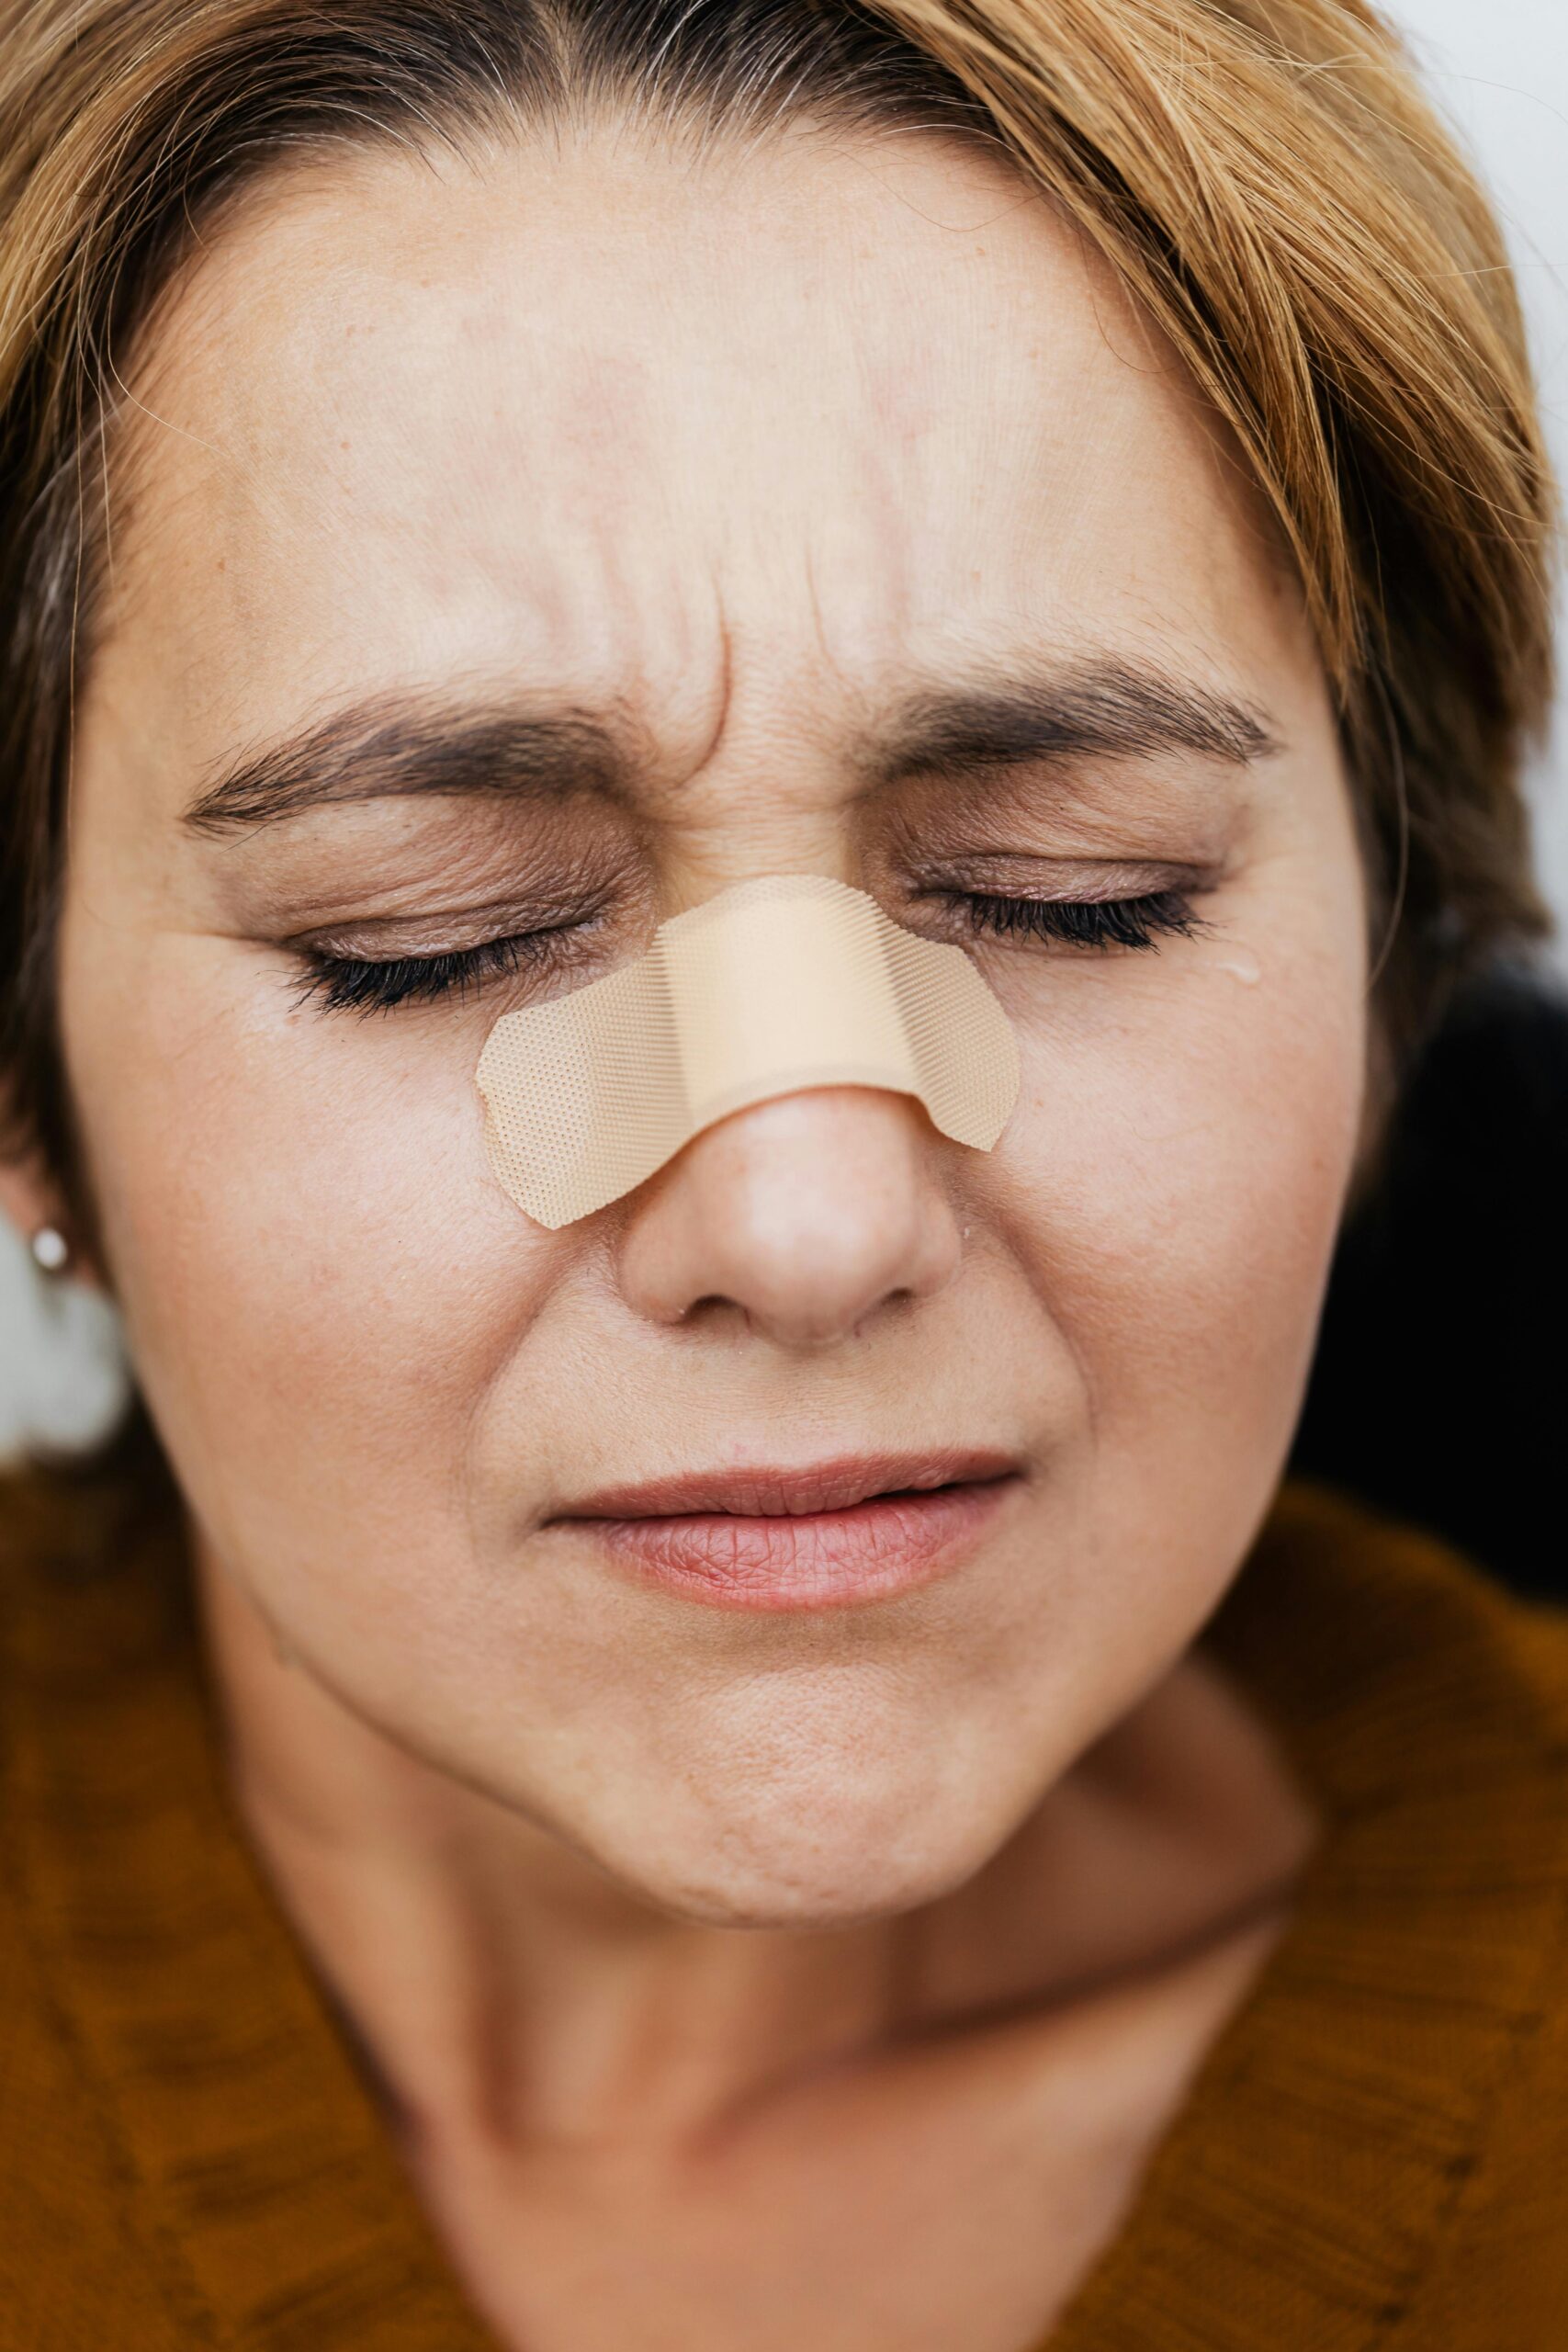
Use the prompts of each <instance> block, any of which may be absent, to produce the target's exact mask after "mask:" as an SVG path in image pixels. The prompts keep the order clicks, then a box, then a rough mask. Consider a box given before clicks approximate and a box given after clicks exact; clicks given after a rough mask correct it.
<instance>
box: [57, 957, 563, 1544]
mask: <svg viewBox="0 0 1568 2352" xmlns="http://www.w3.org/2000/svg"><path fill="white" fill-rule="evenodd" d="M274 993H275V992H274V990H273V989H272V988H271V985H270V983H268V984H267V985H266V986H265V987H263V988H260V989H258V987H257V985H256V975H255V972H254V967H251V966H250V965H249V962H248V958H247V957H246V956H245V955H244V953H243V951H236V950H235V949H234V948H233V947H231V945H229V944H227V943H221V942H212V941H203V940H177V941H170V942H165V943H159V944H157V945H156V946H155V947H154V948H153V949H152V950H151V951H150V952H149V954H148V956H146V957H145V958H144V959H143V961H142V965H141V971H140V974H139V985H138V987H137V988H136V989H135V990H134V992H133V1000H132V994H131V992H122V993H119V994H117V995H116V996H115V997H112V998H111V997H107V996H106V995H104V994H102V993H99V992H97V991H96V990H95V989H93V987H92V985H91V983H90V982H88V983H86V984H85V985H82V986H79V987H77V988H76V989H73V991H72V992H71V993H70V994H69V995H68V998H67V1005H68V1018H69V1022H70V1031H71V1034H70V1035H68V1040H67V1044H68V1052H69V1054H70V1058H71V1066H72V1071H73V1081H74V1085H75V1088H76V1091H77V1099H78V1100H79V1101H80V1102H81V1103H83V1104H84V1105H85V1106H86V1113H85V1128H86V1140H87V1146H88V1152H89V1158H90V1161H91V1165H92V1167H93V1170H94V1174H95V1181H96V1186H97V1190H98V1193H99V1197H100V1202H101V1209H102V1216H103V1220H104V1227H105V1246H106V1251H107V1257H108V1260H109V1263H110V1267H111V1270H112V1272H113V1275H114V1279H115V1282H116V1284H117V1287H118V1292H119V1295H120V1299H121V1304H122V1306H123V1309H124V1313H125V1317H126V1324H127V1329H128V1333H129V1337H130V1345H131V1350H132V1353H133V1355H134V1358H135V1360H136V1363H137V1366H138V1371H139V1374H140V1377H141V1384H142V1386H143V1388H144V1390H145V1392H146V1395H147V1397H148V1402H149V1404H150V1406H151V1408H152V1411H153V1414H154V1416H155V1418H156V1419H157V1420H158V1423H159V1426H160V1428H161V1430H162V1431H163V1434H164V1440H165V1442H166V1443H167V1445H168V1446H169V1448H170V1451H171V1453H172V1454H173V1456H174V1459H175V1464H176V1467H177V1469H178V1471H179V1474H180V1476H181V1480H182V1483H183V1484H184V1485H185V1487H186V1492H187V1494H188V1495H189V1497H190V1498H191V1500H192V1502H193V1504H194V1506H195V1508H196V1510H197V1515H198V1516H199V1517H200V1518H201V1519H202V1520H203V1521H204V1522H205V1523H206V1525H207V1527H208V1531H209V1534H210V1535H211V1536H212V1538H213V1540H214V1541H215V1542H217V1543H218V1544H220V1547H221V1546H224V1545H225V1544H226V1542H227V1541H229V1540H231V1541H232V1542H233V1544H236V1545H238V1546H239V1548H242V1549H243V1550H245V1551H251V1550H254V1549H256V1548H257V1545H258V1535H260V1537H261V1543H262V1545H263V1546H265V1542H266V1536H265V1532H264V1531H265V1528H266V1527H267V1525H268V1523H269V1522H272V1523H275V1524H276V1522H278V1521H288V1522H290V1524H289V1530H288V1532H289V1540H290V1543H291V1544H298V1541H299V1530H298V1528H297V1527H295V1526H293V1525H292V1523H291V1521H292V1516H293V1515H294V1514H295V1513H297V1512H299V1511H300V1510H302V1509H304V1508H305V1507H307V1505H308V1508H309V1510H310V1514H311V1517H312V1521H315V1522H317V1523H320V1524H321V1525H323V1526H325V1525H326V1524H328V1523H329V1522H330V1521H333V1519H339V1520H340V1521H342V1520H345V1519H347V1518H349V1517H350V1516H352V1518H353V1520H354V1522H355V1524H356V1525H357V1526H358V1527H359V1528H360V1529H361V1530H362V1531H366V1532H368V1533H369V1534H370V1536H371V1540H372V1541H374V1538H375V1532H376V1523H377V1522H378V1521H382V1522H385V1523H386V1524H387V1525H389V1526H395V1527H397V1528H399V1529H401V1530H403V1531H405V1532H406V1531H407V1530H408V1529H409V1526H410V1522H411V1515H412V1519H414V1520H417V1521H421V1522H422V1529H423V1533H424V1534H425V1535H426V1536H428V1535H429V1533H430V1532H431V1528H432V1521H434V1520H442V1521H446V1524H447V1526H448V1529H449V1526H450V1516H451V1513H452V1512H453V1511H454V1510H460V1509H461V1508H462V1505H463V1480H464V1446H465V1438H466V1431H467V1429H468V1423H469V1419H470V1418H471V1415H472V1411H473V1408H474V1404H475V1400H476V1398H478V1397H481V1396H482V1395H483V1393H484V1391H485V1389H486V1388H487V1386H488V1385H489V1384H490V1383H491V1380H492V1379H493V1378H494V1376H495V1374H496V1373H497V1370H498V1368H499V1367H500V1366H501V1365H502V1364H503V1363H505V1362H506V1361H507V1360H508V1358H509V1356H510V1355H511V1354H512V1353H513V1351H514V1350H515V1349H516V1346H517V1344H518V1340H519V1333H520V1331H522V1330H523V1329H526V1327H527V1325H528V1323H529V1322H530V1320H531V1319H532V1317H533V1316H534V1314H535V1313H536V1309H537V1306H538V1302H539V1301H540V1299H541V1298H542V1297H543V1296H544V1295H545V1294H546V1292H547V1289H548V1288H549V1287H550V1285H551V1284H552V1283H554V1282H555V1281H556V1280H557V1279H558V1258H559V1256H560V1250H559V1245H558V1244H557V1243H556V1242H555V1241H554V1238H553V1237H550V1236H547V1235H536V1234H535V1233H533V1231H532V1230H531V1228H529V1227H526V1226H525V1223H524V1221H523V1220H522V1219H521V1218H520V1217H519V1216H518V1215H517V1213H516V1211H515V1209H514V1208H513V1206H512V1204H510V1203H509V1202H508V1201H506V1200H505V1199H504V1197H503V1196H502V1194H501V1193H500V1192H499V1191H498V1190H497V1189H496V1188H495V1187H494V1185H493V1184H492V1183H491V1180H490V1178H489V1173H488V1169H487V1166H486V1161H485V1157H484V1150H483V1144H482V1129H481V1117H480V1110H479V1101H478V1097H477V1095H476V1093H475V1091H474V1087H473V1082H472V1069H471V1065H472V1063H473V1061H474V1060H475V1059H476V1058H477V1055H478V1050H479V1043H480V1034H479V1033H477V1032H476V1034H474V1035H473V1036H472V1038H471V1039H470V1038H469V1037H468V1032H467V1028H465V1030H464V1033H463V1035H462V1037H461V1039H460V1040H459V1039H458V1037H457V1036H456V1035H454V1034H453V1028H452V1026H450V1025H444V1024H440V1023H425V1024H423V1028H419V1027H418V1025H417V1024H405V1025H404V1026H403V1027H401V1028H400V1027H399V1025H398V1024H397V1023H395V1022H394V1021H392V1020H388V1021H385V1022H382V1023H356V1022H355V1020H354V1019H353V1018H352V1017H344V1016H336V1017H333V1018H327V1017H325V1016H322V1015H319V1014H317V1013H315V1012H310V1011H295V1010H293V1009H292V1007H291V1005H290V1002H289V1000H288V995H287V992H286V990H285V989H282V988H279V989H276V1003H274V1002H273V1001H271V1000H272V998H273V996H274ZM470 1048H471V1049H470ZM285 1469H287V1474H288V1475H287V1476H280V1474H281V1473H283V1472H284V1471H285ZM367 1511H368V1515H369V1521H370V1525H369V1528H368V1530H367ZM242 1528H243V1544H240V1532H241V1529H242Z"/></svg>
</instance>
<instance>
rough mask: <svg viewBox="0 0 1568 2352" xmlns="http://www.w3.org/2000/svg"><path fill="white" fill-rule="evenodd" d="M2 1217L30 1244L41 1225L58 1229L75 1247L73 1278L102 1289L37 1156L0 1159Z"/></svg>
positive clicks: (1, 1109) (2, 1104) (1, 1092)
mask: <svg viewBox="0 0 1568 2352" xmlns="http://www.w3.org/2000/svg"><path fill="white" fill-rule="evenodd" d="M5 1109H6V1097H5V1089H4V1087H3V1086H0V1137H3V1136H4V1134H5V1126H4V1124H3V1119H4V1113H5ZM3 1148H4V1146H3V1144H0V1149H3ZM0 1214H3V1215H4V1216H6V1218H7V1219H8V1220H9V1222H10V1223H11V1224H12V1225H14V1226H15V1227H16V1229H17V1233H18V1234H19V1235H20V1236H21V1238H22V1239H23V1241H24V1242H29V1243H30V1241H31V1240H32V1238H33V1235H34V1234H35V1233H36V1232H37V1231H38V1229H39V1227H40V1226H43V1225H52V1226H54V1227H57V1228H58V1229H59V1231H60V1232H62V1233H63V1234H64V1235H65V1236H66V1238H67V1239H68V1240H69V1242H70V1244H71V1264H70V1268H69V1272H70V1276H71V1279H72V1280H73V1282H79V1283H87V1284H88V1285H89V1286H90V1287H91V1288H93V1289H95V1290H96V1289H101V1288H102V1281H101V1277H100V1276H99V1273H98V1271H97V1268H96V1265H95V1264H94V1263H93V1261H92V1259H91V1257H90V1255H89V1254H88V1252H87V1250H86V1249H85V1247H84V1244H83V1240H82V1236H81V1233H80V1231H79V1230H78V1227H77V1226H76V1223H75V1220H74V1219H73V1216H72V1215H71V1212H70V1210H69V1209H68V1208H67V1207H66V1205H65V1200H64V1197H63V1195H62V1193H61V1190H60V1187H59V1185H58V1184H57V1183H56V1182H54V1180H53V1178H52V1177H51V1175H50V1174H49V1173H48V1171H47V1170H46V1169H45V1167H44V1165H43V1162H42V1161H41V1160H40V1159H39V1158H38V1156H37V1154H36V1153H34V1152H30V1151H22V1152H18V1153H13V1154H12V1156H10V1157H5V1158H0Z"/></svg>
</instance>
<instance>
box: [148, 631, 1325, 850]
mask: <svg viewBox="0 0 1568 2352" xmlns="http://www.w3.org/2000/svg"><path fill="white" fill-rule="evenodd" d="M640 748H641V749H642V751H643V752H644V755H646V742H644V743H643V745H642V746H641V747H640ZM1279 749H1280V743H1279V741H1278V738H1277V737H1276V735H1275V733H1274V731H1273V729H1272V728H1271V727H1270V725H1269V721H1268V719H1267V718H1266V717H1265V716H1264V714H1263V713H1262V712H1260V711H1259V710H1258V709H1257V708H1255V707H1253V706H1251V705H1250V704H1248V703H1247V702H1246V701H1245V700H1243V699H1242V698H1240V697H1238V696H1235V695H1226V694H1224V693H1221V692H1218V691H1217V690H1216V689H1214V688H1213V687H1212V686H1209V685H1207V684H1201V683H1199V682H1197V681H1194V680H1186V679H1178V678H1173V677H1170V676H1168V675H1166V674H1164V673H1161V672H1160V671H1158V670H1156V669H1153V668H1145V667H1141V666H1138V665H1135V664H1134V663H1132V662H1128V661H1126V660H1125V659H1122V658H1120V657H1112V658H1104V659H1100V660H1097V661H1092V662H1078V663H1077V664H1075V665H1073V666H1071V667H1069V668H1066V669H1061V668H1056V669H1053V670H1049V671H1046V672H1044V673H1040V674H1032V675H1031V674H1011V675H1005V676H1004V675H998V673H996V672H994V671H992V672H989V673H987V677H986V678H985V679H984V680H983V681H982V682H981V683H979V684H973V685H963V684H927V685H925V686H923V687H920V688H917V689H915V690H914V691H912V692H910V693H909V694H908V695H906V697H905V698H904V699H903V701H902V702H901V703H900V704H899V705H898V706H897V707H896V708H895V709H894V710H893V711H892V712H891V713H888V714H885V715H884V717H883V718H882V719H881V721H880V723H879V724H878V725H876V726H875V728H874V729H864V730H863V731H862V733H861V734H860V736H859V738H858V740H857V742H856V746H855V752H854V760H855V765H856V768H857V770H858V772H859V773H860V775H862V776H863V779H864V780H865V782H866V783H867V785H868V786H870V787H872V788H876V787H879V786H889V785H893V784H897V782H899V781H900V780H902V779H904V778H908V777H911V776H914V775H937V776H946V777H952V778H962V777H969V776H978V775H982V774H983V773H984V772H985V771H987V770H992V771H995V770H997V769H998V768H1003V769H1005V768H1010V767H1018V766H1021V765H1023V764H1025V763H1033V764H1038V765H1041V766H1047V767H1048V766H1056V767H1066V766H1069V765H1070V764H1071V763H1073V762H1075V761H1082V760H1088V759H1109V760H1116V761H1128V762H1134V761H1138V760H1147V759H1153V758H1157V757H1160V756H1161V755H1166V756H1168V755H1171V754H1178V755H1185V756H1187V757H1189V758H1191V757H1198V758H1202V759H1207V760H1213V761H1218V762H1222V763H1225V764H1227V765H1230V766H1248V765H1251V764H1253V763H1257V762H1258V761H1260V760H1264V759H1268V758H1269V757H1270V756H1272V755H1273V754H1274V753H1275V752H1278V751H1279ZM638 751H639V745H638V742H637V729H634V728H633V727H632V725H631V724H630V722H629V720H628V718H627V715H626V711H625V710H624V709H623V708H618V707H609V708H606V709H605V710H603V711H595V710H585V709H583V708H582V707H581V706H577V705H562V706H561V707H559V708H558V709H556V710H545V711H541V710H540V709H538V708H537V707H531V708H526V709H518V708H516V707H506V706H502V707H496V706H494V705H493V704H492V705H491V706H488V707H479V708H471V707H470V708H467V709H454V708H453V707H451V706H450V704H442V703H440V702H438V701H436V700H434V699H429V700H425V699H421V698H418V697H414V696H410V695H400V696H388V695H382V696H379V697H377V698H376V699H374V700H372V701H369V702H360V703H355V704H352V705H349V706H347V707H345V708H344V709H342V710H339V711H335V712H333V713H332V714H330V715H329V716H328V717H326V718H322V719H319V720H317V721H314V722H313V723H311V724H310V726H308V727H306V728H304V729H301V730H300V731H299V733H297V734H294V735H291V736H288V737H287V738H285V739H284V740H282V741H279V742H276V743H273V744H270V745H267V746H265V747H264V748H263V749H261V750H259V751H252V752H245V753H243V755H242V756H240V757H239V758H238V759H236V760H234V761H232V762H231V763H229V764H228V765H227V766H225V767H224V768H223V769H221V770H220V773H219V774H218V775H216V776H215V778H214V779H213V780H212V782H211V783H209V785H208V786H207V788H206V789H205V790H204V791H203V792H202V793H201V794H200V796H199V797H198V798H197V800H196V801H194V802H193V803H192V805H191V807H190V808H189V809H187V810H186V817H185V821H186V824H187V825H188V826H189V827H190V828H191V829H192V831H196V832H198V833H203V834H206V835H208V836H209V837H211V838H214V839H219V840H223V839H236V838H243V837H244V836H246V835H248V834H250V833H252V832H254V831H257V830H258V829H259V828H261V827H264V826H268V825H274V824H278V823H281V822H283V821H285V820H288V818H291V817H299V816H303V815H306V814H308V813H310V811H311V810H314V809H324V808H332V807H341V806H344V805H350V804H353V803H356V802H365V801H371V800H380V799H391V798H403V797H414V796H419V797H424V796H431V797H459V796H464V795H468V796H490V797H504V798H513V799H529V798H534V799H540V798H542V799H546V800H562V799H566V798H569V797H581V796H583V795H592V796H594V797H599V798H601V799H604V800H610V801H619V802H626V801H627V800H629V799H630V798H631V797H633V794H634V791H635V787H636V784H637V775H638V770H639V766H640V764H641V762H640V761H639V757H638Z"/></svg>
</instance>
